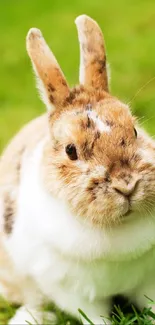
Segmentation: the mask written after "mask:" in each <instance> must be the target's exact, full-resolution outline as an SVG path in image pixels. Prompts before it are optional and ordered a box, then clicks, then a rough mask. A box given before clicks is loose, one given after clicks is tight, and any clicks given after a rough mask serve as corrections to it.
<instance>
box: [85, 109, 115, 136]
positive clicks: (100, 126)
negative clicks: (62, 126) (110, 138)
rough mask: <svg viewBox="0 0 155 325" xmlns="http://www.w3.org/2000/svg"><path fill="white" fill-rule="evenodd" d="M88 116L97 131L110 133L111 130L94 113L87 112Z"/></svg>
mask: <svg viewBox="0 0 155 325" xmlns="http://www.w3.org/2000/svg"><path fill="white" fill-rule="evenodd" d="M87 114H88V116H89V118H91V119H92V120H93V122H94V123H95V124H96V126H97V129H98V131H100V132H110V131H111V128H110V126H109V125H107V124H106V123H105V122H103V121H102V120H101V119H100V118H99V117H98V116H97V114H96V113H95V112H94V111H91V110H88V113H87Z"/></svg>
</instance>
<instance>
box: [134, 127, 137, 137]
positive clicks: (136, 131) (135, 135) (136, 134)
mask: <svg viewBox="0 0 155 325" xmlns="http://www.w3.org/2000/svg"><path fill="white" fill-rule="evenodd" d="M134 132H135V137H136V138H137V130H136V129H135V128H134Z"/></svg>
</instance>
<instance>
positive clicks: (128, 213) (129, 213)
mask: <svg viewBox="0 0 155 325" xmlns="http://www.w3.org/2000/svg"><path fill="white" fill-rule="evenodd" d="M132 213H133V211H132V210H131V209H130V208H129V210H128V211H127V212H126V213H125V214H124V215H123V217H128V216H130V215H131V214H132Z"/></svg>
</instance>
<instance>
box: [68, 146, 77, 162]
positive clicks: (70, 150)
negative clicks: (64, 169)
mask: <svg viewBox="0 0 155 325" xmlns="http://www.w3.org/2000/svg"><path fill="white" fill-rule="evenodd" d="M66 154H67V155H68V157H69V158H70V159H71V160H77V159H78V156H77V152H76V148H75V146H74V144H68V146H67V147H66Z"/></svg>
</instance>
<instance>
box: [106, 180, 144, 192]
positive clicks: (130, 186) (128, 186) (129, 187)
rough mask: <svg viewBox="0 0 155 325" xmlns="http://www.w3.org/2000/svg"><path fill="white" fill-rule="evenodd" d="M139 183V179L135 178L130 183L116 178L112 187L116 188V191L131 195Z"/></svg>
mask: <svg viewBox="0 0 155 325" xmlns="http://www.w3.org/2000/svg"><path fill="white" fill-rule="evenodd" d="M137 183H138V179H133V180H132V181H130V182H129V183H127V182H125V181H124V180H114V181H113V182H112V187H113V189H115V190H116V192H118V193H120V194H122V195H124V196H129V195H131V194H132V193H133V192H134V190H135V188H136V185H137Z"/></svg>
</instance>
